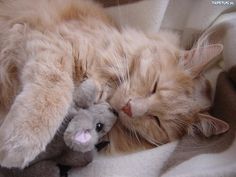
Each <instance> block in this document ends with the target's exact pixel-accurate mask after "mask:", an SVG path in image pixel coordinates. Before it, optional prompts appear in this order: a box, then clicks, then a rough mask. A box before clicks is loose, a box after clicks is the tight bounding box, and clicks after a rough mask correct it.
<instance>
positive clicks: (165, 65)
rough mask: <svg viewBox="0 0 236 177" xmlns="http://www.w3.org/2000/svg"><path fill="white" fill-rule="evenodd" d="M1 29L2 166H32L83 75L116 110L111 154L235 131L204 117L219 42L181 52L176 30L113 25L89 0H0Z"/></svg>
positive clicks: (61, 118) (208, 103) (0, 135)
mask: <svg viewBox="0 0 236 177" xmlns="http://www.w3.org/2000/svg"><path fill="white" fill-rule="evenodd" d="M0 29H1V30H0V52H1V53H0V88H1V90H0V111H1V113H0V115H1V122H2V125H1V127H0V164H1V165H3V166H5V167H25V166H26V165H27V164H28V163H29V162H30V161H31V160H33V159H34V158H35V157H36V156H37V155H38V154H39V153H40V152H41V151H43V150H44V149H45V147H46V145H47V144H48V142H49V141H50V140H51V139H52V137H53V135H54V134H55V132H56V130H57V129H58V127H59V125H60V123H61V122H62V121H63V118H64V116H65V115H66V113H67V110H68V108H69V106H70V104H71V102H72V93H73V89H74V86H77V84H79V83H80V82H81V80H82V79H83V78H84V77H89V78H93V79H94V80H96V82H97V83H96V84H97V87H98V88H99V90H100V94H99V95H98V98H99V99H107V100H108V101H109V102H110V104H111V105H112V106H113V107H114V108H115V109H116V110H117V111H118V112H119V116H120V122H118V124H117V126H116V127H115V129H114V130H113V131H112V132H111V135H110V138H111V151H112V152H114V151H127V150H130V149H133V148H136V147H140V146H139V143H140V144H141V146H143V144H148V145H150V144H154V145H158V144H162V143H166V142H168V141H171V140H174V139H176V138H179V137H180V136H182V135H184V134H185V133H187V132H194V131H195V130H196V129H197V130H200V131H201V132H203V134H205V135H207V136H209V135H211V134H220V133H222V132H225V131H226V130H227V129H228V125H227V124H226V123H224V122H220V121H219V120H217V119H214V118H212V117H210V116H206V115H202V114H199V112H201V111H205V110H206V109H207V108H208V107H209V106H210V101H209V99H208V98H207V97H206V95H205V90H206V87H207V86H206V85H207V84H206V82H205V80H204V79H203V78H202V77H201V76H200V73H201V72H202V71H203V69H204V68H205V66H206V65H207V64H208V63H209V62H210V61H211V59H212V58H214V56H216V55H218V54H219V53H220V52H221V51H222V45H219V44H216V45H208V46H206V47H204V48H200V47H198V48H197V49H196V50H191V51H183V50H180V49H179V47H178V39H177V37H176V36H175V35H174V34H172V33H160V34H155V35H147V34H144V33H143V32H140V31H136V30H133V29H129V28H127V29H119V28H116V26H115V25H114V24H113V23H112V21H111V20H110V19H109V18H108V17H107V16H106V15H105V14H104V12H103V9H102V8H100V7H99V6H98V5H96V4H95V3H93V2H91V1H88V0H67V1H64V0H54V1H50V0H40V1H36V0H21V1H15V0H6V1H1V2H0ZM128 115H129V116H128ZM131 117H132V118H131ZM193 127H195V128H193ZM117 129H118V131H117ZM126 130H128V131H127V132H128V134H130V133H132V135H131V136H133V137H129V136H128V135H126ZM117 132H121V133H123V134H122V135H124V136H120V135H119V136H118V134H117ZM127 138H131V139H133V140H134V142H133V141H130V140H129V139H127ZM136 140H137V141H136ZM129 144H130V145H129Z"/></svg>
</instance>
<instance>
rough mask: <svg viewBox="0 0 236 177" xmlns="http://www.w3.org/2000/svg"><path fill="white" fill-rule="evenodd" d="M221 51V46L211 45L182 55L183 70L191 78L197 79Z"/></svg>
mask: <svg viewBox="0 0 236 177" xmlns="http://www.w3.org/2000/svg"><path fill="white" fill-rule="evenodd" d="M222 50H223V45H222V44H211V45H206V46H204V47H198V48H195V49H191V50H189V51H184V52H183V53H182V57H181V62H183V65H184V67H185V69H187V70H189V71H190V72H191V74H192V76H193V77H194V78H195V77H198V76H199V75H200V74H201V72H202V71H204V69H206V67H208V66H209V64H211V63H214V61H215V60H214V59H215V57H216V56H218V55H219V54H220V53H221V52H222Z"/></svg>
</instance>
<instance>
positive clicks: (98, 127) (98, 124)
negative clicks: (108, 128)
mask: <svg viewBox="0 0 236 177" xmlns="http://www.w3.org/2000/svg"><path fill="white" fill-rule="evenodd" d="M103 126H104V124H102V123H97V125H96V131H97V132H100V131H101V130H102V129H103Z"/></svg>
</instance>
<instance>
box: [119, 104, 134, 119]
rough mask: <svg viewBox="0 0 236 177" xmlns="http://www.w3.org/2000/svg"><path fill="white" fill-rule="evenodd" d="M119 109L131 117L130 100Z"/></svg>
mask: <svg viewBox="0 0 236 177" xmlns="http://www.w3.org/2000/svg"><path fill="white" fill-rule="evenodd" d="M121 110H122V111H123V112H124V113H125V114H127V115H128V116H129V117H132V110H131V104H130V101H129V102H128V103H127V104H126V105H125V106H124V107H123V108H121Z"/></svg>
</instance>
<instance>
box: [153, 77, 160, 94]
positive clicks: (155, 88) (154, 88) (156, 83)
mask: <svg viewBox="0 0 236 177" xmlns="http://www.w3.org/2000/svg"><path fill="white" fill-rule="evenodd" d="M158 82H159V78H158V79H157V80H156V82H155V84H154V86H153V88H152V91H151V94H155V93H156V91H157V85H158Z"/></svg>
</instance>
